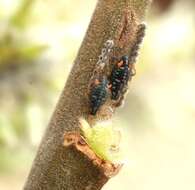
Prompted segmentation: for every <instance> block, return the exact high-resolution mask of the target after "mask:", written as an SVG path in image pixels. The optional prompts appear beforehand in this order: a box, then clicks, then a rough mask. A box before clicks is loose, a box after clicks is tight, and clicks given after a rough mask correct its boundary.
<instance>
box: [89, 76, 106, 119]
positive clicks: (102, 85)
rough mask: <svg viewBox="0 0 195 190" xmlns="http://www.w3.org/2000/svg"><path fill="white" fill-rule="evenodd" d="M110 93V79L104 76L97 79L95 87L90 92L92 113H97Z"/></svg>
mask: <svg viewBox="0 0 195 190" xmlns="http://www.w3.org/2000/svg"><path fill="white" fill-rule="evenodd" d="M107 95H108V80H107V79H106V77H103V78H102V79H101V80H99V79H95V81H94V84H93V87H92V89H91V92H90V97H89V100H90V107H91V111H90V112H91V114H92V115H96V113H97V111H98V109H99V108H100V106H102V105H103V104H104V103H105V101H106V98H107Z"/></svg>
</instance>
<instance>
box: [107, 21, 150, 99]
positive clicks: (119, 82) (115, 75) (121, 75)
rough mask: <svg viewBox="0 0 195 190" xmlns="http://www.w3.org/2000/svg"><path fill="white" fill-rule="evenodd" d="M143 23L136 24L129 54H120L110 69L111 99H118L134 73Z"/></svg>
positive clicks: (143, 31) (141, 38) (143, 27)
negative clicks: (134, 36) (136, 27)
mask: <svg viewBox="0 0 195 190" xmlns="http://www.w3.org/2000/svg"><path fill="white" fill-rule="evenodd" d="M145 29H146V26H145V24H143V23H142V24H140V25H139V26H138V30H137V34H136V40H135V43H134V45H133V47H132V48H131V52H130V54H129V56H127V55H125V56H122V57H121V59H120V60H119V61H118V62H117V64H116V65H115V66H114V68H113V69H112V71H111V77H110V84H111V99H112V100H119V98H121V97H122V96H123V95H124V93H125V91H126V88H125V87H127V84H128V81H129V79H130V78H131V77H132V76H133V75H135V68H134V63H135V62H136V58H137V56H138V51H139V49H140V44H141V42H142V40H143V37H144V35H145Z"/></svg>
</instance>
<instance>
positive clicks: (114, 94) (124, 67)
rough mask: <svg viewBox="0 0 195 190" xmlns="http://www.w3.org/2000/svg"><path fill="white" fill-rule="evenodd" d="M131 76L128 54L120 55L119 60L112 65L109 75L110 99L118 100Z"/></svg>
mask: <svg viewBox="0 0 195 190" xmlns="http://www.w3.org/2000/svg"><path fill="white" fill-rule="evenodd" d="M131 76H132V69H131V68H130V63H129V58H128V56H122V57H121V59H120V61H119V62H118V63H117V64H116V65H115V66H114V68H113V70H112V72H111V77H110V84H111V99H112V100H118V99H119V97H120V94H121V92H122V91H123V89H124V87H125V86H126V85H127V83H128V81H129V78H130V77H131Z"/></svg>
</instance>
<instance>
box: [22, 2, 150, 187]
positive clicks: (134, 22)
mask: <svg viewBox="0 0 195 190" xmlns="http://www.w3.org/2000/svg"><path fill="white" fill-rule="evenodd" d="M149 4H150V1H149V0H99V1H98V3H97V6H96V9H95V12H94V14H93V16H92V19H91V23H90V25H89V28H88V31H87V33H86V36H85V38H84V40H83V43H82V45H81V48H80V50H79V52H78V55H77V58H76V59H75V62H74V66H73V68H72V71H71V72H70V75H69V78H68V80H67V82H66V85H65V88H64V90H63V92H62V94H61V97H60V99H59V102H58V104H57V106H56V109H55V112H54V114H53V116H52V118H51V121H50V123H49V126H48V127H47V130H46V132H45V135H44V138H43V139H42V142H41V144H40V147H39V150H38V152H37V156H36V158H35V160H34V163H33V166H32V169H31V171H30V174H29V176H28V179H27V181H26V184H25V186H24V190H38V189H40V190H43V189H44V190H52V189H55V190H58V189H59V190H62V189H64V190H98V189H101V188H102V186H103V185H104V184H105V183H106V182H107V181H108V179H109V178H110V177H111V176H113V175H114V174H115V173H116V172H117V171H118V170H119V166H117V165H114V164H112V163H109V162H106V161H103V160H101V159H99V158H98V157H97V156H96V155H95V154H94V153H93V151H92V150H90V148H89V147H88V146H87V145H86V144H85V143H84V141H83V140H82V138H81V136H80V128H79V125H80V124H79V118H81V117H84V118H86V119H87V120H88V122H90V123H94V122H96V121H98V120H99V119H107V118H110V117H111V116H112V113H110V112H109V109H108V107H109V106H110V102H107V103H106V104H105V105H104V106H103V108H102V111H101V112H100V113H99V114H97V116H95V117H91V116H89V100H88V94H87V92H88V86H89V82H90V78H91V77H92V73H93V71H94V68H95V65H96V63H97V61H98V56H99V55H100V53H101V49H102V47H103V44H104V43H105V41H107V40H108V39H111V40H113V41H114V43H115V44H116V46H117V47H119V48H120V51H118V53H117V56H122V55H124V54H127V53H129V51H131V48H132V47H133V45H134V43H135V40H136V39H135V38H136V37H135V36H136V32H137V29H138V25H139V24H140V23H141V22H142V21H143V18H144V15H145V11H146V9H147V6H148V5H149Z"/></svg>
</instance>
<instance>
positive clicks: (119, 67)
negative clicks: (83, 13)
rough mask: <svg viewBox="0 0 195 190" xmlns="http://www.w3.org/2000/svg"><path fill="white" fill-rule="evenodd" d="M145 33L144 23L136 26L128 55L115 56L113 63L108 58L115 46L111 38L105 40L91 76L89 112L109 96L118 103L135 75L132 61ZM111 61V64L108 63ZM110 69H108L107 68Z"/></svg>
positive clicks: (91, 112) (94, 112)
mask: <svg viewBox="0 0 195 190" xmlns="http://www.w3.org/2000/svg"><path fill="white" fill-rule="evenodd" d="M144 35H145V24H140V25H139V26H138V30H137V34H136V40H135V43H134V45H133V47H132V48H131V52H130V54H129V55H122V56H121V57H120V58H115V60H116V63H114V65H113V61H112V59H110V54H111V51H112V50H113V49H114V48H115V47H113V46H114V42H113V41H112V40H108V41H106V43H105V44H104V48H103V49H102V51H101V55H100V56H99V59H98V62H97V64H96V68H95V70H94V73H93V76H92V78H91V84H90V92H89V102H90V114H91V115H96V113H97V111H98V110H99V108H100V107H101V106H102V105H103V104H104V103H105V102H106V100H107V98H108V97H110V99H111V100H112V101H114V102H115V103H116V105H117V104H120V102H121V100H122V99H123V97H124V94H125V92H126V91H127V88H128V81H129V80H131V78H132V76H134V75H135V67H134V63H135V62H136V58H137V56H138V51H139V49H140V44H141V42H142V40H143V37H144ZM110 63H111V64H110ZM111 65H113V66H112V67H110V66H111ZM110 68H111V70H110V71H109V69H110Z"/></svg>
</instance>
